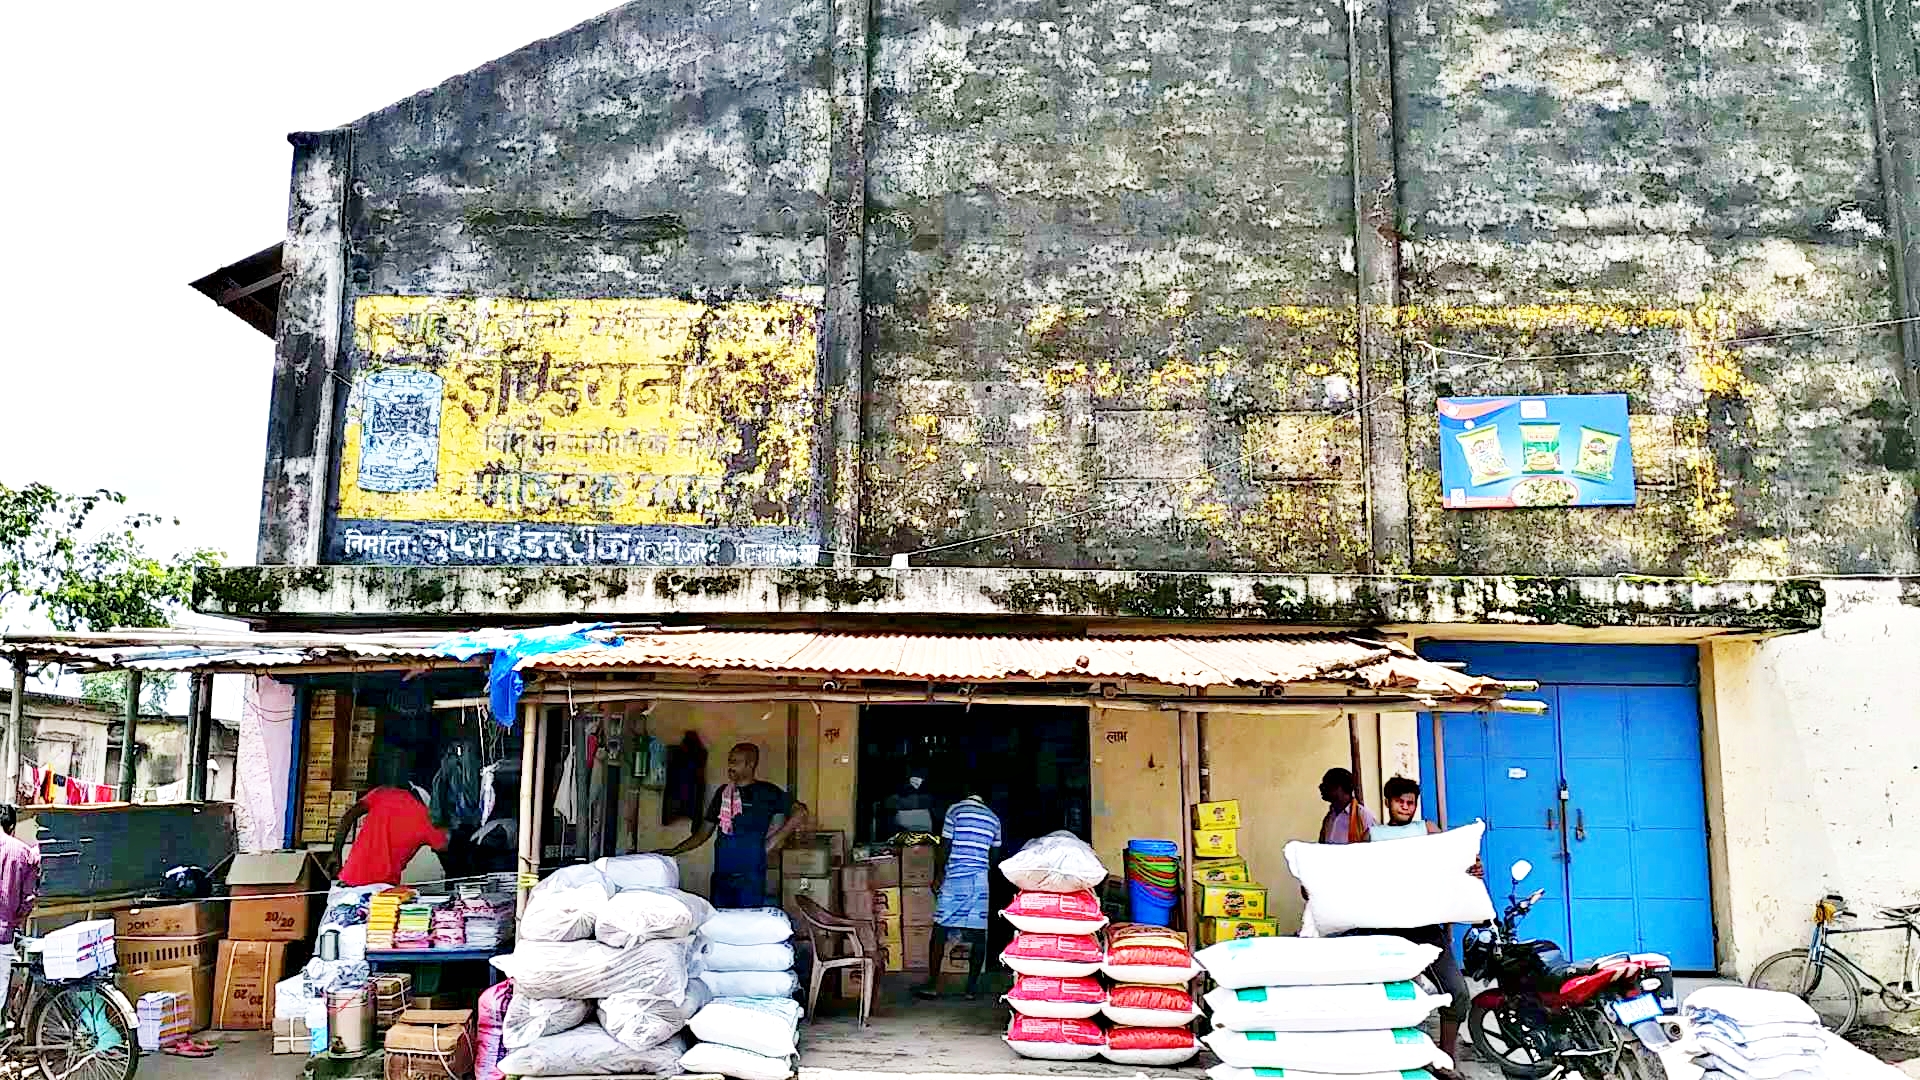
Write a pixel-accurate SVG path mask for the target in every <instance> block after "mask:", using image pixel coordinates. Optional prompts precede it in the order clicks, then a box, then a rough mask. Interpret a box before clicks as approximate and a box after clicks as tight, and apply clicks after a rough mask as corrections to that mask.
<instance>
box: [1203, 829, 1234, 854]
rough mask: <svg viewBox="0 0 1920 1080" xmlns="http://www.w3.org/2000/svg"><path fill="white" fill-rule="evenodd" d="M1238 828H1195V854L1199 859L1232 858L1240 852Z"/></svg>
mask: <svg viewBox="0 0 1920 1080" xmlns="http://www.w3.org/2000/svg"><path fill="white" fill-rule="evenodd" d="M1239 836H1240V831H1239V830H1238V829H1195V830H1194V831H1193V855H1194V857H1195V858H1197V859H1231V858H1233V857H1234V856H1235V855H1238V854H1240V840H1239Z"/></svg>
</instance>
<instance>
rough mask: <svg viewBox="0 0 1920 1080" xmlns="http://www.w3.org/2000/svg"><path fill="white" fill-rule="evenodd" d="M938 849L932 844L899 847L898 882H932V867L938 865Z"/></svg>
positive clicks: (925, 883)
mask: <svg viewBox="0 0 1920 1080" xmlns="http://www.w3.org/2000/svg"><path fill="white" fill-rule="evenodd" d="M939 852H940V849H939V848H937V847H935V846H934V845H932V844H914V845H912V846H910V847H904V848H901V849H900V884H902V885H915V886H918V885H931V884H933V871H934V867H935V866H936V865H938V861H939V857H940V856H939Z"/></svg>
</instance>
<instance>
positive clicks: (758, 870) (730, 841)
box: [660, 743, 807, 908]
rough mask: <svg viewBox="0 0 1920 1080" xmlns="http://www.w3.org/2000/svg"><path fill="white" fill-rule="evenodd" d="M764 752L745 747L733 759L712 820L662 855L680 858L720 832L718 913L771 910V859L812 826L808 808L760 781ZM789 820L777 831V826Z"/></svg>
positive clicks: (710, 813)
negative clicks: (777, 821)
mask: <svg viewBox="0 0 1920 1080" xmlns="http://www.w3.org/2000/svg"><path fill="white" fill-rule="evenodd" d="M759 769H760V748H759V747H757V746H755V745H753V744H752V743H740V744H739V745H737V746H735V747H734V748H733V749H732V750H731V751H730V752H728V754H727V783H726V785H725V786H724V787H722V788H721V789H720V790H718V791H716V792H714V793H713V801H711V802H709V803H708V804H707V813H706V819H705V820H704V821H702V822H701V823H700V826H699V827H698V828H696V829H695V830H694V831H693V835H692V836H689V837H687V838H686V839H685V840H682V841H681V842H680V843H679V844H677V845H675V846H674V847H671V848H668V849H667V850H665V851H663V852H660V854H662V855H680V854H683V853H685V852H688V851H692V850H693V849H694V848H697V847H699V846H700V845H701V844H704V843H706V842H707V840H708V839H709V838H710V837H713V836H714V835H715V833H716V832H717V833H718V834H719V839H718V840H717V841H716V842H715V844H714V847H713V888H712V890H711V891H712V896H711V897H710V899H711V900H712V901H713V906H714V907H718V908H754V907H766V906H767V903H768V901H767V856H768V855H770V854H772V853H773V852H775V851H778V850H780V846H781V845H782V844H785V843H786V842H787V837H788V836H790V835H792V834H793V833H794V832H795V831H797V830H799V829H800V828H802V827H804V826H805V825H806V821H807V806H806V804H805V803H800V802H795V801H794V800H793V797H792V796H791V795H788V794H787V793H786V792H785V791H782V790H781V789H780V788H779V787H778V786H777V785H774V784H769V783H767V782H766V781H765V780H759V779H755V774H756V773H757V772H758V771H759ZM782 816H784V817H785V818H786V821H785V822H784V823H783V824H781V825H780V827H779V828H775V827H774V824H773V821H774V819H775V818H777V817H782Z"/></svg>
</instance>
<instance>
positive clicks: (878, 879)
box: [840, 844, 965, 997]
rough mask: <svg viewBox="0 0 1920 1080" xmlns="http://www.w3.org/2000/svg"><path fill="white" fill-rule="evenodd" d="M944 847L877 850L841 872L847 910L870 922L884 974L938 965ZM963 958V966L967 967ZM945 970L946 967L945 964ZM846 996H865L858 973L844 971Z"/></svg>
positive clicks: (857, 919) (848, 914) (859, 856)
mask: <svg viewBox="0 0 1920 1080" xmlns="http://www.w3.org/2000/svg"><path fill="white" fill-rule="evenodd" d="M937 858H938V849H936V848H935V847H934V846H933V845H931V844H915V845H911V846H908V847H903V848H900V849H899V850H898V851H895V850H892V849H886V848H875V849H871V850H869V851H867V852H865V853H864V854H859V853H857V854H856V857H855V858H854V859H853V860H852V861H850V862H848V863H847V865H846V866H844V867H842V868H841V870H840V894H841V897H842V900H841V911H842V912H843V913H844V914H845V915H846V917H847V918H849V919H852V920H853V921H854V922H858V923H866V924H869V925H870V926H871V927H872V929H873V937H874V940H875V941H877V942H878V943H879V945H880V955H879V958H878V959H879V963H878V964H877V967H878V969H879V970H880V971H881V972H883V973H884V972H903V971H910V972H925V971H928V970H929V969H930V968H931V967H932V966H933V965H932V961H933V957H932V951H933V902H934V895H933V875H934V869H935V867H936V866H937ZM964 959H965V958H964V954H963V955H962V968H961V970H963V971H964V970H965V966H964ZM943 966H944V965H943ZM842 976H843V985H842V987H841V993H842V994H843V996H846V997H858V996H859V994H860V982H859V979H860V976H859V973H858V971H856V970H852V969H842Z"/></svg>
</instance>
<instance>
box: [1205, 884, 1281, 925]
mask: <svg viewBox="0 0 1920 1080" xmlns="http://www.w3.org/2000/svg"><path fill="white" fill-rule="evenodd" d="M1200 914H1201V916H1202V917H1203V918H1209V919H1264V918H1266V916H1267V890H1266V886H1264V885H1202V886H1200Z"/></svg>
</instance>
